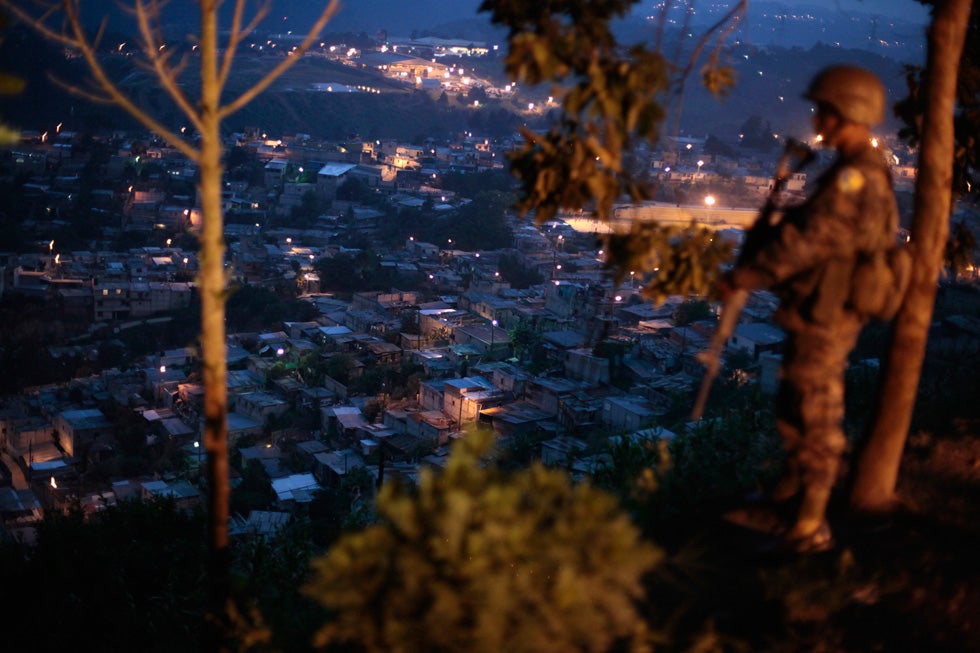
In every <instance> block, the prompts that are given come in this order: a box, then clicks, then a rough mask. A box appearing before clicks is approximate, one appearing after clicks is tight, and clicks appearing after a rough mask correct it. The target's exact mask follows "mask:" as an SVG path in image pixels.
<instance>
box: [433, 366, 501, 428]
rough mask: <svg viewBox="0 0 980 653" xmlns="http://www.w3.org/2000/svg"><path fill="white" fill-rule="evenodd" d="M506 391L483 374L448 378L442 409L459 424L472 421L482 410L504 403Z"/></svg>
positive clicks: (445, 382) (444, 386) (444, 388)
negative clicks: (494, 384) (499, 388)
mask: <svg viewBox="0 0 980 653" xmlns="http://www.w3.org/2000/svg"><path fill="white" fill-rule="evenodd" d="M505 399H506V397H505V395H504V393H503V392H502V391H500V390H498V389H497V388H495V387H494V386H493V384H492V383H490V382H489V381H488V380H486V379H484V378H483V377H481V376H468V377H464V378H462V379H446V380H445V381H444V385H443V401H442V403H443V406H442V411H443V412H444V413H445V414H446V415H447V416H448V417H449V418H450V419H453V420H456V423H457V424H462V423H463V422H471V421H473V420H475V419H477V417H478V416H479V414H480V411H481V410H483V409H485V408H490V407H491V406H499V405H500V404H502V403H504V401H505Z"/></svg>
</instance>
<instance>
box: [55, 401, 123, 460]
mask: <svg viewBox="0 0 980 653" xmlns="http://www.w3.org/2000/svg"><path fill="white" fill-rule="evenodd" d="M54 431H55V433H56V436H57V440H58V445H59V446H60V447H61V449H62V450H63V451H64V452H65V454H66V455H67V456H68V457H69V458H72V457H75V456H77V455H79V454H80V453H81V452H82V451H83V450H84V449H86V448H87V447H89V446H91V445H92V444H95V443H96V442H98V443H103V444H107V443H110V442H111V441H112V440H113V436H112V424H111V423H110V422H109V420H108V419H107V418H106V416H105V415H104V414H103V413H102V411H101V410H99V409H98V408H83V409H78V410H65V411H62V412H60V413H58V414H57V415H56V416H55V418H54Z"/></svg>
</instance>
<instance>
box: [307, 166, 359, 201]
mask: <svg viewBox="0 0 980 653" xmlns="http://www.w3.org/2000/svg"><path fill="white" fill-rule="evenodd" d="M356 167H357V164H355V163H327V164H326V165H324V166H323V167H322V168H320V170H319V171H318V172H317V173H316V192H317V194H318V195H319V196H320V197H321V198H323V199H326V200H334V199H336V198H337V189H338V188H340V187H341V186H343V185H344V183H346V182H347V180H348V179H349V178H350V176H349V175H350V172H351V171H352V170H354V168H356Z"/></svg>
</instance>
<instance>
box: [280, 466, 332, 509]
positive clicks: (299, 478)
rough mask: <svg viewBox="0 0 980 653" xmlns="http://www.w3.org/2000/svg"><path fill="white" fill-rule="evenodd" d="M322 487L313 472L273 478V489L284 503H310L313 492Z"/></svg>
mask: <svg viewBox="0 0 980 653" xmlns="http://www.w3.org/2000/svg"><path fill="white" fill-rule="evenodd" d="M320 489H322V488H321V487H320V484H319V483H317V481H316V478H315V477H314V476H313V473H312V472H310V473H306V474H292V475H290V476H285V477H283V478H274V479H272V491H273V492H275V493H276V498H277V499H278V500H279V503H282V504H288V503H310V502H311V501H313V494H314V493H315V492H316V491H317V490H320Z"/></svg>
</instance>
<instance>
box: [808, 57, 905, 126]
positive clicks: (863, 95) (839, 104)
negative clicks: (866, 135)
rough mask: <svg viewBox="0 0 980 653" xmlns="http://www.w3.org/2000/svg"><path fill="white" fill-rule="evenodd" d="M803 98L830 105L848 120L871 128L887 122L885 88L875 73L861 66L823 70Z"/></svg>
mask: <svg viewBox="0 0 980 653" xmlns="http://www.w3.org/2000/svg"><path fill="white" fill-rule="evenodd" d="M804 97H805V98H807V99H809V100H812V101H814V102H817V103H822V104H826V105H828V106H829V107H831V108H832V109H833V110H834V111H836V112H837V113H839V114H840V115H841V117H842V118H844V119H845V120H850V121H851V122H856V123H861V124H863V125H867V126H869V127H872V126H874V125H877V124H878V123H880V122H881V121H882V120H884V118H885V86H884V84H882V83H881V80H880V79H878V76H877V75H875V74H874V73H873V72H871V71H870V70H865V69H864V68H860V67H858V66H849V65H838V66H830V67H828V68H824V69H823V70H821V71H820V72H819V73H817V76H816V77H814V78H813V81H812V82H810V88H809V89H807V92H806V94H805V95H804Z"/></svg>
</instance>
